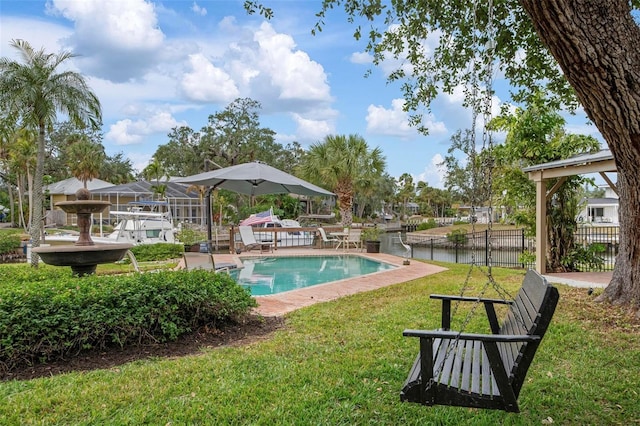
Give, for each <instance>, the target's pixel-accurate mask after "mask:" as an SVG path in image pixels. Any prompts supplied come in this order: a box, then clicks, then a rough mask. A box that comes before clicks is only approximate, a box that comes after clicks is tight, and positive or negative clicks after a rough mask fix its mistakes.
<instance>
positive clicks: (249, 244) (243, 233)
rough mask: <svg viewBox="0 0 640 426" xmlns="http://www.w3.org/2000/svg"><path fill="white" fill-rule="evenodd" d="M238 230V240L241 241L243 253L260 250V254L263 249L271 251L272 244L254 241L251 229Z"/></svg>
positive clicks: (245, 227)
mask: <svg viewBox="0 0 640 426" xmlns="http://www.w3.org/2000/svg"><path fill="white" fill-rule="evenodd" d="M238 230H239V231H240V239H241V240H242V245H243V247H244V250H245V251H250V250H254V249H260V253H262V251H263V249H265V248H267V249H269V251H273V243H272V242H262V241H260V242H258V241H256V236H255V235H254V234H253V229H252V228H251V227H250V226H238Z"/></svg>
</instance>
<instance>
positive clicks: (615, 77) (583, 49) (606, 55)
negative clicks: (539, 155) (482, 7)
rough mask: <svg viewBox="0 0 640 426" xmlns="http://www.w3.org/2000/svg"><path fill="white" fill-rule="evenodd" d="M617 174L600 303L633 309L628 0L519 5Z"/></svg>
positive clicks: (633, 70) (635, 42)
mask: <svg viewBox="0 0 640 426" xmlns="http://www.w3.org/2000/svg"><path fill="white" fill-rule="evenodd" d="M520 2H521V4H522V5H523V7H524V8H525V10H526V11H527V13H528V14H529V16H530V17H531V20H532V22H533V25H534V27H535V28H536V31H537V32H538V35H539V36H540V38H541V39H542V41H543V43H544V44H545V45H546V46H547V47H548V48H549V50H550V51H551V53H552V54H553V56H554V57H555V58H556V60H557V61H558V63H559V64H560V67H561V68H562V70H563V72H564V74H565V76H566V77H567V79H568V81H569V83H570V84H571V86H573V88H574V89H575V90H576V93H577V94H578V98H579V99H580V102H581V103H582V105H583V107H584V109H585V111H586V113H587V115H588V116H589V118H590V119H591V120H592V121H593V122H594V123H595V125H596V126H597V127H598V130H600V133H601V134H602V136H603V137H604V139H605V140H606V141H607V144H608V145H609V148H610V149H611V153H612V154H613V157H614V159H615V162H616V166H617V168H618V182H617V186H618V192H619V194H620V207H619V216H620V250H619V252H618V256H617V258H616V266H615V270H614V272H613V279H612V280H611V283H610V284H609V286H608V287H607V288H606V290H605V292H604V294H603V295H602V299H603V300H609V301H611V302H613V303H619V304H628V305H630V306H631V307H632V308H633V309H635V310H636V311H638V310H639V309H640V173H639V172H638V165H639V164H640V49H638V46H640V29H639V28H638V25H637V24H636V22H634V20H633V17H632V16H631V13H630V10H629V5H628V3H629V2H628V0H606V1H603V0H545V1H540V0H520Z"/></svg>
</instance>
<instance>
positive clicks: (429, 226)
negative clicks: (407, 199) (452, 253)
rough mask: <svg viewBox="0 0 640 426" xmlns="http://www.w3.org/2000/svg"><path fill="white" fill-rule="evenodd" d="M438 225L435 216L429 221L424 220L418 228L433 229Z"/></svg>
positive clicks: (421, 229) (423, 229)
mask: <svg viewBox="0 0 640 426" xmlns="http://www.w3.org/2000/svg"><path fill="white" fill-rule="evenodd" d="M437 227H438V224H437V223H436V220H435V219H434V218H430V219H429V220H428V221H426V222H422V223H421V224H420V225H418V227H417V228H416V229H417V230H418V231H426V230H427V229H433V228H437Z"/></svg>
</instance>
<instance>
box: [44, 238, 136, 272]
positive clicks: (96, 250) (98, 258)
mask: <svg viewBox="0 0 640 426" xmlns="http://www.w3.org/2000/svg"><path fill="white" fill-rule="evenodd" d="M131 247H133V244H122V243H118V244H94V245H90V246H77V245H62V246H49V247H34V248H33V249H32V252H33V253H37V254H38V256H40V257H41V258H42V261H43V262H44V263H46V264H49V265H54V266H71V270H72V271H73V274H74V275H76V276H84V275H90V274H93V273H95V272H96V266H97V265H98V264H102V263H113V262H118V261H120V260H122V259H123V258H124V255H125V254H126V253H127V250H129V249H130V248H131Z"/></svg>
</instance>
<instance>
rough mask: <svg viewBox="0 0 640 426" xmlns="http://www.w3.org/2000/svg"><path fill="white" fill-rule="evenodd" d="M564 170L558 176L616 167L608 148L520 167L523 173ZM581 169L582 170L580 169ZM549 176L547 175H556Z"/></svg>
mask: <svg viewBox="0 0 640 426" xmlns="http://www.w3.org/2000/svg"><path fill="white" fill-rule="evenodd" d="M553 169H555V170H566V172H565V173H563V172H558V173H557V175H558V176H570V175H577V174H582V173H593V172H603V171H604V172H615V171H616V167H615V163H614V161H613V154H611V151H610V150H608V149H603V150H602V151H598V152H596V153H594V154H580V155H575V156H573V157H570V158H565V159H564V160H557V161H550V162H548V163H542V164H536V165H534V166H530V167H525V168H523V169H522V171H523V172H525V173H531V172H537V171H542V170H553ZM582 169H583V170H582ZM558 176H549V177H558Z"/></svg>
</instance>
